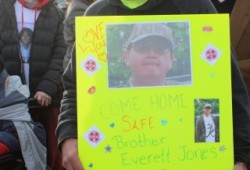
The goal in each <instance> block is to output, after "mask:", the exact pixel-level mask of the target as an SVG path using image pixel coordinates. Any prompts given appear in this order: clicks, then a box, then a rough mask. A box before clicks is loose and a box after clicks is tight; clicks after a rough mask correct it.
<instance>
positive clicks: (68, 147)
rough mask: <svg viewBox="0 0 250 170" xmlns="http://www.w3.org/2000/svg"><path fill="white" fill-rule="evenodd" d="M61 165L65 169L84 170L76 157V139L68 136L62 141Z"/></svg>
mask: <svg viewBox="0 0 250 170" xmlns="http://www.w3.org/2000/svg"><path fill="white" fill-rule="evenodd" d="M62 165H63V167H64V168H65V169H66V170H84V169H83V166H82V163H81V162H80V159H79V157H78V151H77V139H74V138H69V139H66V140H65V141H64V142H63V143H62Z"/></svg>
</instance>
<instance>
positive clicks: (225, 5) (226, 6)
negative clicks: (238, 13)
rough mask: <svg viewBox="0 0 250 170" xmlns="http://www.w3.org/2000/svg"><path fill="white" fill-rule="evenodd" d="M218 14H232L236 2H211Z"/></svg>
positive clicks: (231, 0)
mask: <svg viewBox="0 0 250 170" xmlns="http://www.w3.org/2000/svg"><path fill="white" fill-rule="evenodd" d="M211 1H212V2H213V4H214V6H215V8H216V9H217V11H218V13H229V14H230V13H231V12H232V10H233V7H234V4H235V2H236V0H211Z"/></svg>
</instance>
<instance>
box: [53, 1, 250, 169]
mask: <svg viewBox="0 0 250 170" xmlns="http://www.w3.org/2000/svg"><path fill="white" fill-rule="evenodd" d="M205 13H216V10H215V8H214V6H213V5H212V3H211V1H209V0H149V1H148V2H146V3H145V4H144V5H142V6H140V7H138V8H135V9H132V10H131V9H128V8H127V7H125V6H124V5H123V4H122V3H121V1H120V0H100V1H97V2H95V3H94V4H92V5H91V6H90V7H89V8H88V9H87V11H86V12H85V15H145V14H151V15H153V14H205ZM231 60H232V62H231V63H232V94H233V101H232V103H233V123H234V124H233V127H234V150H235V153H234V155H235V161H243V162H246V163H248V164H249V165H250V147H249V146H250V103H249V98H248V95H247V91H246V87H245V84H244V82H243V79H242V76H241V73H240V71H239V68H238V64H237V61H236V60H235V57H234V53H232V57H231ZM63 82H64V87H65V94H64V97H63V100H62V107H61V111H62V112H61V115H60V117H59V124H58V127H57V131H56V133H57V136H58V138H59V141H58V142H59V146H60V143H61V142H62V141H63V140H64V139H66V138H69V137H75V138H76V137H77V128H76V126H77V122H76V121H77V118H76V90H75V88H76V86H75V83H76V75H75V53H73V54H72V61H70V64H69V65H68V67H67V69H66V70H65V73H64V75H63ZM69 129H70V130H69Z"/></svg>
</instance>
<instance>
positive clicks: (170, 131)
mask: <svg viewBox="0 0 250 170" xmlns="http://www.w3.org/2000/svg"><path fill="white" fill-rule="evenodd" d="M228 18H229V16H228V15H226V14H213V15H169V16H167V15H166V16H165V15H162V16H115V17H77V19H76V69H77V70H76V71H77V116H78V118H77V122H78V141H79V143H78V145H79V146H78V148H79V155H80V159H81V161H82V163H83V165H84V167H85V169H86V170H103V169H107V170H108V169H109V170H110V169H112V170H128V169H129V170H182V169H187V170H200V169H202V170H211V169H213V170H221V169H232V168H233V135H232V96H231V72H230V71H231V65H230V62H231V60H230V43H229V42H230V41H229V21H228ZM162 71H163V73H162ZM162 75H164V76H162Z"/></svg>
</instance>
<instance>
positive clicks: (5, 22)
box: [0, 0, 66, 104]
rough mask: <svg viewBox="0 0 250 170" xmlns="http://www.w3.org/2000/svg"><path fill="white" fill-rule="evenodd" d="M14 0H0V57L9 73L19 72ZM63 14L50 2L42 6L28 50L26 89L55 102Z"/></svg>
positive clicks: (62, 51)
mask: <svg viewBox="0 0 250 170" xmlns="http://www.w3.org/2000/svg"><path fill="white" fill-rule="evenodd" d="M14 3H15V0H0V60H2V61H3V62H4V66H5V68H6V70H7V72H8V73H9V74H10V75H19V76H22V74H21V60H20V58H19V52H18V48H19V47H18V46H19V41H18V29H17V22H16V16H15V8H14ZM63 20H64V15H63V13H62V11H60V10H59V9H58V8H57V7H56V6H55V5H53V3H52V2H49V3H48V4H47V5H46V6H44V7H43V8H42V10H41V12H40V14H39V17H38V19H37V21H36V23H35V28H34V32H33V38H32V47H31V52H30V78H29V79H30V92H31V96H33V95H34V94H35V93H36V92H37V91H43V92H45V93H47V94H48V95H50V96H51V97H52V103H54V104H59V102H60V99H61V96H62V83H61V75H62V72H63V58H64V55H65V53H66V46H65V42H64V38H63Z"/></svg>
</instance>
